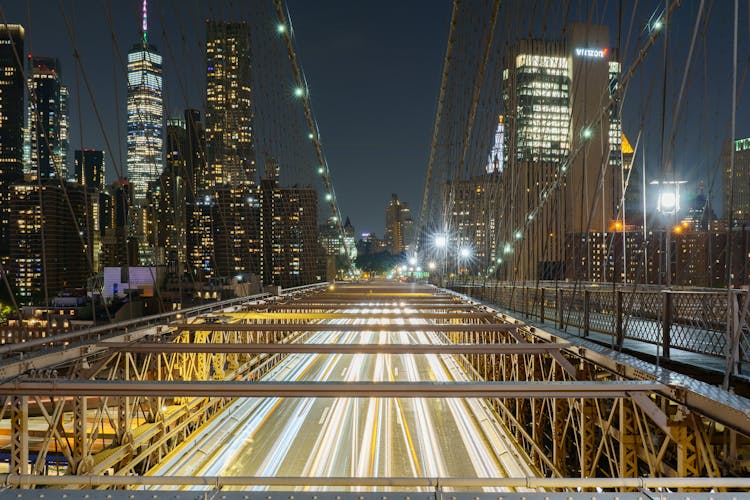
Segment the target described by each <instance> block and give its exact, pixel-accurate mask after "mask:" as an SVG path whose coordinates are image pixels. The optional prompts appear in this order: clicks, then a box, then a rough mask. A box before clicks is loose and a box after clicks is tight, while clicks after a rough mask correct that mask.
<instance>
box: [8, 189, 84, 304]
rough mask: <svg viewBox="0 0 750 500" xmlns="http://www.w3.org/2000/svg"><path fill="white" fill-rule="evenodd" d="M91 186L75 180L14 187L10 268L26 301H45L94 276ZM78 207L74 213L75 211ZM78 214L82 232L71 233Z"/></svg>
mask: <svg viewBox="0 0 750 500" xmlns="http://www.w3.org/2000/svg"><path fill="white" fill-rule="evenodd" d="M84 191H85V189H84V188H83V187H82V186H78V185H76V184H73V183H67V184H66V186H65V187H64V188H63V187H61V186H59V185H58V184H57V183H50V182H48V183H44V184H42V185H39V184H37V183H36V182H31V183H18V184H14V185H13V186H12V187H11V200H10V206H11V209H12V211H13V215H14V218H15V221H14V224H12V225H11V227H10V231H9V233H10V238H9V240H10V257H11V258H10V266H9V267H10V269H11V271H12V272H13V274H14V276H15V286H16V294H17V296H18V299H19V302H20V303H22V304H31V303H37V304H39V303H42V302H43V301H44V299H46V298H50V297H54V296H55V294H56V293H57V292H59V291H61V290H62V289H63V288H66V287H82V286H85V284H86V278H87V277H88V276H90V274H91V273H90V268H89V263H88V262H87V252H88V251H89V248H88V247H89V245H90V244H91V236H92V234H91V232H92V231H94V230H95V227H94V222H93V219H92V215H93V214H92V213H91V212H90V211H89V210H87V207H86V195H85V192H84ZM71 211H72V213H71ZM72 217H75V220H76V224H77V226H78V228H79V230H80V231H81V234H80V237H79V235H78V234H76V233H75V232H74V233H73V236H71V230H72V228H74V227H76V226H75V225H74V224H73V221H72Z"/></svg>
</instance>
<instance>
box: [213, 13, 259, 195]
mask: <svg viewBox="0 0 750 500" xmlns="http://www.w3.org/2000/svg"><path fill="white" fill-rule="evenodd" d="M250 58H251V53H250V27H249V26H248V25H247V23H244V22H236V23H228V22H223V21H213V20H209V21H208V22H207V24H206V145H207V160H208V164H207V175H206V179H205V183H206V185H205V186H203V187H204V188H206V189H209V190H210V189H211V188H212V187H213V186H214V185H216V184H227V185H235V186H237V185H239V184H246V185H247V184H253V185H255V184H256V183H257V180H256V167H255V148H254V145H253V134H254V129H253V120H254V116H253V109H252V99H253V97H252V87H251V81H250V75H251V65H250Z"/></svg>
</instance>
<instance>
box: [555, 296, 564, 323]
mask: <svg viewBox="0 0 750 500" xmlns="http://www.w3.org/2000/svg"><path fill="white" fill-rule="evenodd" d="M562 297H563V293H562V289H561V288H558V289H557V293H556V297H555V307H556V308H557V328H559V329H560V330H562V328H563V307H562Z"/></svg>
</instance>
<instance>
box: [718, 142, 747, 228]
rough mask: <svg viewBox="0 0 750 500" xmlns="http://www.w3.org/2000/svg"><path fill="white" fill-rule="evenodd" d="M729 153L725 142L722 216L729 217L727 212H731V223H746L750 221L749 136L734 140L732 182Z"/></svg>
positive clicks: (728, 146) (728, 147)
mask: <svg viewBox="0 0 750 500" xmlns="http://www.w3.org/2000/svg"><path fill="white" fill-rule="evenodd" d="M730 153H731V151H730V145H729V143H727V144H726V146H725V147H724V151H723V154H722V158H721V159H722V162H721V163H722V171H723V174H724V175H723V178H724V191H723V192H724V198H723V202H724V217H726V218H729V215H728V214H729V213H730V212H731V213H732V224H742V223H745V224H747V223H750V138H746V139H738V140H736V141H734V179H733V180H734V182H732V178H731V176H730V173H731V155H730ZM730 186H732V188H731V189H730ZM732 192H733V193H734V196H733V197H731V194H732ZM730 205H731V206H730Z"/></svg>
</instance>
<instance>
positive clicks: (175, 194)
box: [150, 118, 189, 270]
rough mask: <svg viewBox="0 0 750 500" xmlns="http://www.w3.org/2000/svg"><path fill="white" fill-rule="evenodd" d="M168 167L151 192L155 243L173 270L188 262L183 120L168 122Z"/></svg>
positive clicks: (186, 167) (185, 146) (186, 180)
mask: <svg viewBox="0 0 750 500" xmlns="http://www.w3.org/2000/svg"><path fill="white" fill-rule="evenodd" d="M166 135H167V149H166V166H165V167H164V171H163V172H162V174H161V175H160V176H159V179H158V180H157V181H156V182H155V183H154V184H155V185H154V186H153V188H152V189H150V191H151V193H152V195H153V196H152V198H153V203H154V206H153V207H152V209H151V211H152V213H153V214H154V216H155V219H156V224H155V235H154V240H155V241H154V244H155V245H156V247H158V248H159V249H161V251H162V253H163V254H164V256H165V261H166V264H167V265H168V266H170V267H171V268H172V269H175V270H176V269H177V267H178V266H182V265H183V264H184V263H185V262H187V252H188V249H187V228H188V213H187V209H188V205H187V189H188V186H187V185H188V182H189V180H188V177H189V173H188V166H187V163H188V162H187V158H186V150H187V132H186V129H185V121H184V120H183V119H182V118H172V119H169V120H167V134H166Z"/></svg>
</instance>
